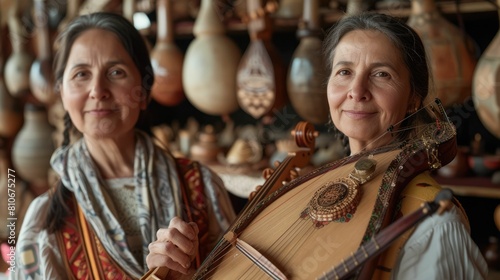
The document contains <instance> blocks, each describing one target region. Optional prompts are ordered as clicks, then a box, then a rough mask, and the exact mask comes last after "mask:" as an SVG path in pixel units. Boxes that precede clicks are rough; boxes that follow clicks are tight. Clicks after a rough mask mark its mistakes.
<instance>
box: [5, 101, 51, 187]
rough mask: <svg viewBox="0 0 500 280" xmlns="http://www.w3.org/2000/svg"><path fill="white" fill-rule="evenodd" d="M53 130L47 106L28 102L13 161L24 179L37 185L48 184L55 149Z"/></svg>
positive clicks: (14, 146)
mask: <svg viewBox="0 0 500 280" xmlns="http://www.w3.org/2000/svg"><path fill="white" fill-rule="evenodd" d="M52 131H53V128H52V127H51V126H50V125H49V122H48V119H47V111H46V109H45V107H43V106H39V105H33V104H26V105H25V110H24V125H23V127H22V129H21V131H20V132H19V134H18V135H17V136H16V138H15V139H14V145H13V147H12V163H13V166H14V168H15V170H16V172H17V174H18V175H19V176H20V177H21V178H22V179H24V180H25V181H28V182H30V183H32V184H34V185H37V186H47V180H48V170H49V168H50V157H51V156H52V153H53V151H54V144H53V142H52Z"/></svg>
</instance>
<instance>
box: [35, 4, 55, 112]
mask: <svg viewBox="0 0 500 280" xmlns="http://www.w3.org/2000/svg"><path fill="white" fill-rule="evenodd" d="M33 8H34V9H33V10H34V22H35V30H36V40H37V49H38V57H37V58H36V59H35V61H33V64H32V65H31V68H30V76H29V77H30V80H29V81H30V89H31V92H32V94H33V95H34V96H35V98H36V99H37V100H38V101H40V102H42V103H44V104H51V103H53V102H54V101H55V100H56V97H57V95H56V94H55V93H54V75H53V74H52V73H53V72H52V43H51V40H50V34H49V18H48V12H49V11H48V9H47V0H35V1H34V7H33Z"/></svg>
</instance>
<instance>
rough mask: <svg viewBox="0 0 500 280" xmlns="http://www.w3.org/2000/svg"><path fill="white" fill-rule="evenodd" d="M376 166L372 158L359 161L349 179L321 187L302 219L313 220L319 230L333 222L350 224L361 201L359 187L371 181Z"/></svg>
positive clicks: (328, 183)
mask: <svg viewBox="0 0 500 280" xmlns="http://www.w3.org/2000/svg"><path fill="white" fill-rule="evenodd" d="M376 165H377V162H376V161H375V160H373V159H372V158H362V159H359V160H358V161H357V162H356V164H355V165H354V170H353V171H352V172H351V173H350V174H349V176H348V177H345V178H340V179H337V180H335V181H330V182H327V183H326V184H324V185H323V186H321V187H320V188H319V189H318V190H317V191H316V192H315V193H314V195H313V197H312V198H311V200H310V201H309V204H308V205H307V207H306V209H304V211H302V213H301V215H300V217H301V218H303V219H307V217H309V218H311V220H312V222H313V223H314V225H315V226H316V227H318V228H320V227H323V226H325V225H327V224H329V223H330V222H332V221H341V222H342V221H343V222H348V221H349V220H350V218H351V217H352V215H353V214H354V212H355V211H356V208H357V206H358V204H359V201H360V199H361V190H360V189H359V186H361V185H362V184H364V183H365V182H367V181H368V180H370V179H371V177H372V174H373V172H374V171H375V167H376Z"/></svg>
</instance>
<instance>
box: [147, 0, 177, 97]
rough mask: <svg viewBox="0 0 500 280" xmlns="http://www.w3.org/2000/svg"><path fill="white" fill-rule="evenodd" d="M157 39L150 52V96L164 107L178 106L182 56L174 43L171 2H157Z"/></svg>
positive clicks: (164, 0) (160, 0)
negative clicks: (152, 79)
mask: <svg viewBox="0 0 500 280" xmlns="http://www.w3.org/2000/svg"><path fill="white" fill-rule="evenodd" d="M156 3H157V9H156V13H157V19H158V37H157V40H156V45H155V47H154V48H153V50H152V52H151V64H152V65H153V70H154V73H155V82H154V84H153V88H152V89H151V96H152V97H153V98H154V99H155V100H156V101H157V102H158V103H160V104H162V105H165V106H175V105H178V104H179V103H180V102H181V101H182V100H184V97H185V96H184V88H183V86H182V64H183V62H184V54H183V53H182V52H181V50H180V49H179V47H177V46H176V45H175V42H174V28H173V19H172V0H158V1H157V2H156Z"/></svg>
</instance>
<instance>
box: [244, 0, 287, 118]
mask: <svg viewBox="0 0 500 280" xmlns="http://www.w3.org/2000/svg"><path fill="white" fill-rule="evenodd" d="M276 9H277V4H276V3H275V2H274V1H273V2H268V3H267V4H266V6H265V8H263V7H262V5H261V1H260V0H248V1H247V10H248V13H249V16H248V18H244V21H248V32H249V33H250V45H249V46H248V48H247V50H246V51H245V53H244V54H243V57H242V58H241V61H240V64H239V66H238V74H237V88H238V93H237V97H238V103H239V104H240V107H241V108H242V109H243V110H244V111H245V112H247V113H248V114H249V115H251V116H252V117H254V118H256V119H258V118H260V117H262V116H264V115H265V114H267V113H269V112H270V111H271V110H272V109H273V108H275V109H280V108H281V107H282V106H283V105H284V104H285V102H286V85H285V79H286V69H285V67H284V65H283V62H282V61H281V59H280V57H279V54H278V52H277V50H276V48H275V47H274V45H273V44H272V42H271V37H272V29H271V28H272V27H271V19H270V18H269V15H268V14H269V13H272V12H274V11H275V10H276Z"/></svg>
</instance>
